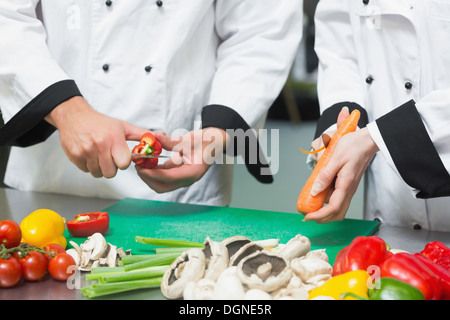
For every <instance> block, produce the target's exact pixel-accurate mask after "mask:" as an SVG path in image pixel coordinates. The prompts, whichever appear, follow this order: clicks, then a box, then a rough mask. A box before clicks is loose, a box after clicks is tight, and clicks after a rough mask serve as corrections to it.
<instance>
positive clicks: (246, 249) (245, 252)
mask: <svg viewBox="0 0 450 320" xmlns="http://www.w3.org/2000/svg"><path fill="white" fill-rule="evenodd" d="M261 250H263V247H261V246H260V245H258V244H256V243H254V242H249V243H247V244H245V245H244V246H242V247H241V248H240V249H239V250H238V251H237V252H236V253H235V254H234V255H233V256H232V257H230V261H229V263H228V265H229V266H237V265H238V264H239V262H240V261H241V260H242V259H244V258H245V257H247V256H249V255H251V254H253V253H254V252H259V251H261Z"/></svg>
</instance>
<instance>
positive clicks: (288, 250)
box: [278, 234, 311, 261]
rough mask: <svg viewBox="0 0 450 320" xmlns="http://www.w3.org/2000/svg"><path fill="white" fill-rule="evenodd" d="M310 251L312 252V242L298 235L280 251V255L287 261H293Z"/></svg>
mask: <svg viewBox="0 0 450 320" xmlns="http://www.w3.org/2000/svg"><path fill="white" fill-rule="evenodd" d="M309 250H311V241H310V240H309V238H307V237H305V236H302V235H301V234H298V235H296V236H295V237H294V238H292V239H290V240H289V241H288V242H287V243H286V245H285V246H283V248H281V249H280V251H278V255H279V256H280V257H283V258H284V259H286V260H287V261H291V260H292V259H294V258H298V257H302V256H304V255H305V254H307V253H308V252H309Z"/></svg>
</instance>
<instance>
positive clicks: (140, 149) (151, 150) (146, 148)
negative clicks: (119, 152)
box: [131, 132, 162, 169]
mask: <svg viewBox="0 0 450 320" xmlns="http://www.w3.org/2000/svg"><path fill="white" fill-rule="evenodd" d="M161 152H162V146H161V143H160V142H159V141H158V139H156V137H155V136H154V135H153V134H152V133H151V132H146V133H144V134H143V135H142V137H141V141H140V143H139V144H138V145H137V146H135V147H134V148H133V151H132V153H134V154H141V155H155V156H156V155H160V154H161ZM131 160H132V161H133V162H134V163H136V165H138V166H139V167H141V168H144V169H153V168H154V167H156V166H157V165H158V158H137V157H132V158H131Z"/></svg>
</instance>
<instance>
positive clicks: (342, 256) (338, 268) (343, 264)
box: [333, 236, 393, 276]
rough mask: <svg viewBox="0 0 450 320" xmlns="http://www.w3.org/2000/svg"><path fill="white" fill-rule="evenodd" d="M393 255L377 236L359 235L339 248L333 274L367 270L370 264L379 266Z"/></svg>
mask: <svg viewBox="0 0 450 320" xmlns="http://www.w3.org/2000/svg"><path fill="white" fill-rule="evenodd" d="M392 256H393V253H392V252H390V251H389V250H388V248H387V245H386V242H385V241H384V240H383V239H381V238H380V237H377V236H368V237H365V236H360V237H356V238H355V239H353V241H352V242H351V243H350V244H349V245H348V246H346V247H345V248H343V249H341V250H340V251H339V252H338V254H337V255H336V259H335V262H334V265H333V275H335V276H336V275H339V274H341V273H345V272H347V271H352V270H368V267H370V266H380V265H381V264H382V263H383V262H384V261H385V260H386V259H388V258H390V257H392Z"/></svg>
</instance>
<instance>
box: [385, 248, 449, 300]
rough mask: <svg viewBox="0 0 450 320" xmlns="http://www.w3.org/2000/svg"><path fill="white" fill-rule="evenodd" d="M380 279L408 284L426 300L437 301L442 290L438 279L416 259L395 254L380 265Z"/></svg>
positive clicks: (408, 255) (402, 254) (412, 256)
mask: <svg viewBox="0 0 450 320" xmlns="http://www.w3.org/2000/svg"><path fill="white" fill-rule="evenodd" d="M380 276H381V277H391V278H396V279H398V280H401V281H404V282H406V283H409V284H410V285H412V286H413V287H416V288H417V289H419V290H420V291H422V293H423V295H424V297H425V299H426V300H439V299H440V298H441V295H442V288H441V285H440V283H439V279H438V277H437V276H436V275H435V274H434V273H433V272H432V271H431V270H430V269H429V268H428V267H427V266H426V265H425V264H424V263H423V262H421V261H420V260H419V259H418V258H417V257H415V256H414V255H412V254H409V253H404V252H401V253H397V254H395V255H393V256H392V257H391V258H389V259H387V260H385V261H384V262H383V264H382V265H381V270H380Z"/></svg>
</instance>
